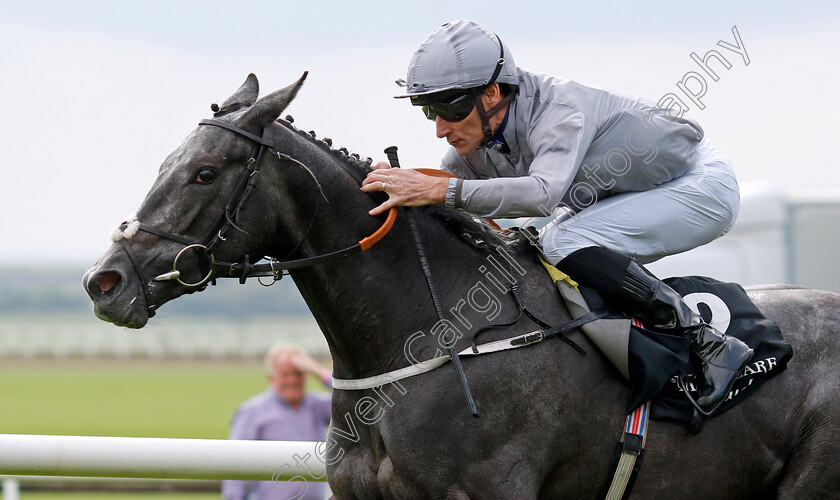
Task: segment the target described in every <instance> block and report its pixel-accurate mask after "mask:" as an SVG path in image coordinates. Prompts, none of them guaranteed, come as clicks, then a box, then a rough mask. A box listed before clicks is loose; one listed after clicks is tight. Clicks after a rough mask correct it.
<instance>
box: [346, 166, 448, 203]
mask: <svg viewBox="0 0 840 500" xmlns="http://www.w3.org/2000/svg"><path fill="white" fill-rule="evenodd" d="M448 186H449V179H448V178H445V177H432V176H430V175H425V174H421V173H420V172H416V171H414V170H412V169H410V168H390V166H389V165H388V164H387V163H385V162H379V163H377V164H376V166H374V167H373V171H371V172H370V173H368V175H367V178H365V180H364V182H362V191H364V192H366V193H369V192H372V191H385V192H386V193H388V201H386V202H385V203H383V204H381V205H379V206H378V207H376V208H374V209H372V210H371V211H370V212H368V213H369V214H370V215H378V214H381V213H383V212H385V211H387V210H390V209H391V208H392V207H397V206H403V207H421V206H424V205H435V204H443V202H444V201H445V200H446V188H447V187H448Z"/></svg>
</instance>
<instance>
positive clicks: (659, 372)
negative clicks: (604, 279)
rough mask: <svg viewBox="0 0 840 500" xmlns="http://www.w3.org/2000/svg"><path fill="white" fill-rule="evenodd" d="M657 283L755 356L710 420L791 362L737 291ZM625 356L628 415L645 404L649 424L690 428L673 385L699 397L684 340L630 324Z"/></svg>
mask: <svg viewBox="0 0 840 500" xmlns="http://www.w3.org/2000/svg"><path fill="white" fill-rule="evenodd" d="M663 281H664V282H665V283H667V284H668V285H669V286H670V287H671V288H673V289H674V290H676V291H677V292H679V293H680V295H682V296H683V297H684V298H685V300H686V301H688V302H689V303H696V304H697V306H698V309H699V310H700V314H701V316H703V319H704V320H705V321H707V322H710V323H713V326H715V327H717V328H718V329H719V330H721V331H723V333H725V334H726V335H732V336H733V337H737V338H739V339H741V340H742V341H743V342H744V343H746V344H747V345H748V346H750V348H752V349H753V351H755V353H754V354H753V357H752V359H751V360H750V363H749V364H748V365H747V367H746V368H745V369H744V371H743V373H742V374H741V375H740V376H739V378H738V379H737V380H736V381H735V385H734V386H733V388H732V390H731V391H730V393H729V395H728V396H727V397H726V400H725V401H724V402H723V403H721V405H720V407H718V409H717V410H716V412H715V415H720V414H721V413H724V412H726V411H727V410H729V409H730V408H732V407H733V406H735V405H737V404H738V403H740V402H741V401H743V400H744V399H745V398H747V397H748V396H749V395H750V394H752V393H754V392H755V391H756V390H757V389H758V388H759V387H761V385H762V384H763V383H764V382H766V381H767V380H769V379H770V378H772V377H774V376H775V375H778V374H779V373H781V372H783V371H784V370H785V368H786V367H787V363H788V361H790V359H791V357H792V356H793V349H792V347H791V346H790V344H788V343H787V342H785V340H784V339H783V338H782V334H781V330H780V329H779V327H778V326H777V325H776V324H775V323H773V322H772V321H770V320H768V319H767V318H765V317H764V315H763V314H761V312H760V311H759V310H758V307H756V306H755V304H753V303H752V301H751V300H750V299H749V297H748V296H747V293H746V292H745V291H744V289H743V288H742V287H741V286H740V285H738V284H737V283H724V282H721V281H717V280H714V279H712V278H707V277H702V276H686V277H676V278H668V279H665V280H663ZM581 292H582V293H583V294H584V296H585V297H586V299H587V301H588V302H589V305H590V307H591V308H592V309H593V310H595V309H596V308H600V307H601V306H602V305H603V301H602V300H601V299H600V297H597V296H593V294H594V292H593V291H592V290H588V289H587V290H584V289H581ZM627 354H628V369H629V375H630V380H629V383H630V386H631V392H630V395H629V399H628V412H631V411H633V410H635V409H636V408H638V407H639V406H641V405H642V404H644V403H645V402H646V401H651V413H650V416H651V418H653V419H657V420H659V419H668V420H676V421H679V422H686V423H689V422H691V421H692V415H693V413H694V409H693V406H692V405H691V402H689V400H688V398H686V396H685V394H683V391H682V389H681V388H680V387H679V386H678V385H677V383H676V381H677V378H678V377H679V376H683V375H684V376H686V381H687V382H688V389H689V393H690V394H691V396H692V398H694V399H695V400H696V399H697V398H698V397H699V394H698V393H697V391H696V387H695V384H694V383H693V380H694V379H695V378H696V376H695V374H694V367H693V366H692V364H691V362H690V360H689V341H688V339H687V338H685V337H682V336H675V335H669V334H667V333H663V332H662V331H655V330H653V329H651V328H647V327H645V326H644V325H643V324H640V323H639V322H635V321H634V324H633V326H631V329H630V341H629V345H628V353H627Z"/></svg>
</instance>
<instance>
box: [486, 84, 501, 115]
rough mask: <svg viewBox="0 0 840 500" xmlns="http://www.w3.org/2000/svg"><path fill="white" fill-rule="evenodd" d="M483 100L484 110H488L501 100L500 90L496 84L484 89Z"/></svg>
mask: <svg viewBox="0 0 840 500" xmlns="http://www.w3.org/2000/svg"><path fill="white" fill-rule="evenodd" d="M482 97H483V98H484V103H485V108H486V109H489V108H492V107H493V106H495V105H496V104H498V103H499V101H501V100H502V97H504V96H502V90H501V89H500V88H499V84H498V83H493V84H492V85H490V86H489V87H487V88H486V89H484V95H483V96H482Z"/></svg>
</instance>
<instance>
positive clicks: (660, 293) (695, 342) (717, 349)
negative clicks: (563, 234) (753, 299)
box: [557, 247, 753, 414]
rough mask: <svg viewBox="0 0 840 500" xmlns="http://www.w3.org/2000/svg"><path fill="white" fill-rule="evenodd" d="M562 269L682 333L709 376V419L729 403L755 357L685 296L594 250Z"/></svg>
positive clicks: (703, 399) (622, 259)
mask: <svg viewBox="0 0 840 500" xmlns="http://www.w3.org/2000/svg"><path fill="white" fill-rule="evenodd" d="M557 267H558V268H559V269H560V270H561V271H563V272H565V273H567V274H569V275H570V276H572V278H573V279H575V280H577V281H578V282H579V283H580V284H582V285H584V286H588V287H590V288H594V289H595V290H597V291H598V292H599V293H600V294H601V295H602V296H604V297H605V298H607V299H608V300H610V301H612V302H615V303H616V304H617V305H619V306H620V307H622V308H623V309H624V310H625V311H627V312H629V313H631V314H638V315H641V316H642V317H644V318H646V319H648V320H649V321H650V322H651V323H653V325H655V326H656V328H659V329H665V330H676V331H679V332H680V333H681V334H682V335H684V336H686V337H688V338H689V340H690V344H691V352H692V354H693V355H694V356H695V358H696V359H695V360H694V361H695V362H696V363H697V364H698V365H699V368H700V370H701V372H702V375H703V380H702V381H701V382H700V384H699V387H698V390H699V392H700V397H698V398H697V401H696V403H697V405H698V406H699V407H700V410H701V411H703V412H704V413H706V414H711V413H712V412H713V411H714V410H715V409H716V408H717V407H718V405H720V403H722V402H723V400H724V398H725V397H726V395H727V394H728V393H729V391H730V389H732V385H733V384H734V383H735V379H736V378H737V377H738V374H739V373H740V372H741V370H743V368H744V366H746V365H747V363H748V362H749V360H750V358H751V357H752V354H753V351H752V349H750V348H749V347H748V346H747V345H746V344H744V343H743V342H741V341H740V340H739V339H737V338H735V337H732V336H728V335H724V334H723V333H721V332H718V331H717V330H715V329H714V328H713V327H712V326H710V325H708V324H706V323H704V322H703V319H702V318H701V317H700V315H699V314H697V313H695V312H694V311H693V310H692V309H691V308H690V307H688V305H687V304H686V303H685V302H684V301H683V299H682V296H680V294H679V293H677V292H676V291H675V290H674V289H673V288H671V287H669V286H668V285H666V284H665V283H663V282H662V281H660V280H659V279H658V278H656V277H655V276H654V275H653V274H651V273H650V272H649V271H648V270H647V269H645V268H644V267H642V266H641V265H640V264H638V263H636V262H635V261H633V260H632V259H630V258H629V257H626V256H624V255H621V254H618V253H616V252H613V251H610V250H607V249H604V248H600V247H589V248H584V249H582V250H578V251H577V252H575V253H573V254H572V255H569V256H568V257H566V258H565V259H563V260H562V261H560V262H559V263H558V265H557Z"/></svg>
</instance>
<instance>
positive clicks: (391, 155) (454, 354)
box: [385, 146, 478, 417]
mask: <svg viewBox="0 0 840 500" xmlns="http://www.w3.org/2000/svg"><path fill="white" fill-rule="evenodd" d="M385 155H387V156H388V162H389V163H390V164H391V167H393V168H400V160H399V158H398V157H397V147H396V146H390V147H387V148H385ZM403 210H405V216H406V218H408V227H409V229H410V230H411V236H412V237H413V238H414V246H415V247H416V248H417V255H418V257H419V260H420V267H421V268H422V269H423V275H424V276H425V277H426V284H427V285H428V286H429V293H430V294H431V295H432V303H434V305H435V312H437V316H438V320H439V321H444V318H443V309H442V308H441V307H440V300H438V296H437V292H436V291H435V287H434V284H433V283H432V270H431V268H430V267H429V261H428V260H427V259H426V251H425V250H424V248H423V240H422V238H421V237H420V231H419V230H418V229H417V225H416V224H415V223H414V217H412V212H411V208H410V207H403ZM449 357H450V358H452V363H453V364H454V366H455V371H456V372H457V373H458V380H459V381H460V382H461V388H462V389H463V390H464V397H465V398H466V400H467V406H469V408H470V413H471V414H472V416H474V417H478V408H476V406H475V401H474V400H473V397H472V393H471V392H470V386H469V384H468V383H467V375H466V374H465V373H464V367H463V366H461V359H460V358H459V357H458V351H456V350H455V345H454V342H453V345H451V346H449Z"/></svg>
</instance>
